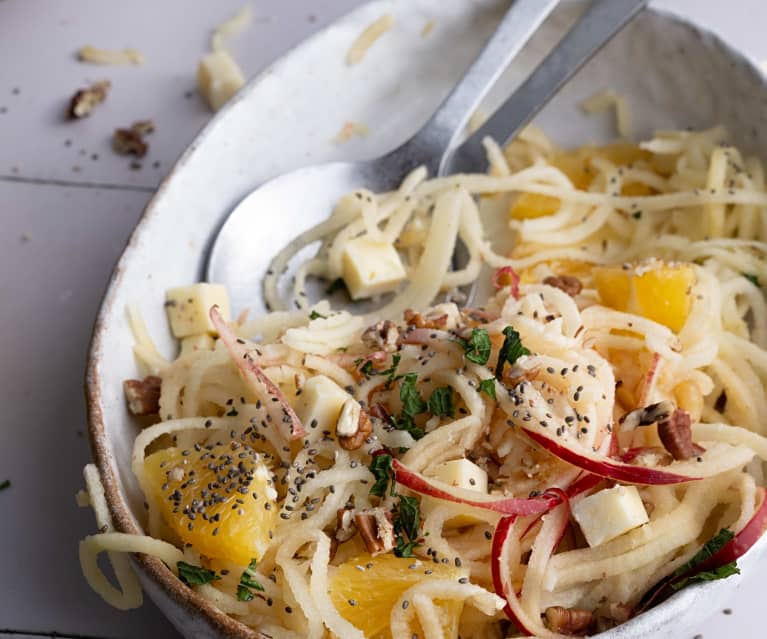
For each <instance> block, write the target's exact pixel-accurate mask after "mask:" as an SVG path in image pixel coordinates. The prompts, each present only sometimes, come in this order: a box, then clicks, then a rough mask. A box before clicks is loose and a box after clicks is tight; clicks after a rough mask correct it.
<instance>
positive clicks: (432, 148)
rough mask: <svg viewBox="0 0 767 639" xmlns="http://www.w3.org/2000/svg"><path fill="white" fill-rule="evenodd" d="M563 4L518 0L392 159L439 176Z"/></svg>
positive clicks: (549, 1) (554, 0)
mask: <svg viewBox="0 0 767 639" xmlns="http://www.w3.org/2000/svg"><path fill="white" fill-rule="evenodd" d="M558 2H559V0H514V2H513V3H512V5H511V8H509V10H508V11H507V12H506V14H505V15H504V17H503V19H502V20H501V22H500V23H499V25H498V27H497V28H496V30H495V33H493V35H492V37H491V38H490V40H488V41H487V43H486V44H485V46H484V47H483V49H482V51H480V53H479V55H478V56H477V58H476V59H475V60H474V62H473V63H472V64H471V66H470V67H469V68H468V70H467V71H466V73H465V75H464V76H463V78H462V79H461V80H460V82H459V83H458V84H457V85H456V86H455V87H454V88H453V90H452V91H451V92H450V93H449V94H448V96H447V97H446V98H445V99H444V100H443V102H442V103H441V104H440V106H439V107H438V108H437V110H436V112H435V113H434V114H433V115H432V116H431V118H430V119H429V120H428V121H427V122H426V124H425V125H424V126H423V127H422V128H421V130H420V131H418V133H416V134H415V136H413V137H412V138H411V139H410V140H408V141H407V142H406V143H405V144H404V145H402V146H401V147H399V148H397V149H395V150H394V151H393V152H392V153H391V154H390V155H393V156H399V157H398V159H399V160H400V161H401V162H402V163H403V164H407V165H411V166H419V165H425V166H426V167H427V168H428V169H429V173H430V174H432V175H434V174H436V172H437V170H438V169H439V166H440V164H441V161H442V158H443V156H444V155H445V153H446V151H447V150H448V149H449V148H450V147H451V145H452V144H453V142H454V141H455V139H456V138H457V137H458V136H459V135H460V134H461V133H462V132H463V130H464V127H465V126H466V123H467V122H468V120H469V118H470V117H471V114H472V113H473V112H474V110H475V109H476V108H477V106H478V105H479V103H480V102H481V100H482V98H483V97H484V96H485V94H486V93H487V92H488V90H489V89H490V88H491V87H492V86H493V85H494V84H495V81H496V80H497V79H498V76H499V75H500V74H501V73H502V72H503V70H504V69H505V68H506V67H507V66H508V64H509V62H510V61H511V60H512V59H513V58H514V57H515V56H516V55H517V53H519V51H520V49H522V47H523V46H524V45H525V43H526V42H527V41H528V40H529V39H530V36H532V35H533V33H534V32H535V31H536V30H537V29H538V27H539V26H540V24H541V23H542V22H543V21H544V20H545V19H546V17H547V16H548V15H549V13H551V11H552V10H553V9H554V7H555V6H556V5H557V4H558Z"/></svg>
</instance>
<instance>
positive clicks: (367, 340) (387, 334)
mask: <svg viewBox="0 0 767 639" xmlns="http://www.w3.org/2000/svg"><path fill="white" fill-rule="evenodd" d="M399 337H400V332H399V327H398V326H397V325H396V324H395V323H394V322H392V321H391V320H381V321H380V322H378V323H377V324H373V325H372V326H368V327H367V328H366V329H365V331H364V332H363V333H362V343H363V344H365V345H366V346H368V347H370V348H376V349H378V348H380V349H381V350H384V351H387V352H389V353H391V352H393V351H396V350H397V342H398V341H399Z"/></svg>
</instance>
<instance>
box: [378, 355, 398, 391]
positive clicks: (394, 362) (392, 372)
mask: <svg viewBox="0 0 767 639" xmlns="http://www.w3.org/2000/svg"><path fill="white" fill-rule="evenodd" d="M401 359H402V356H401V355H400V354H399V353H395V354H394V355H392V356H391V366H390V367H389V368H387V369H386V370H383V371H380V372H379V373H378V374H379V375H386V376H387V377H386V386H385V388H386V390H389V388H391V385H392V384H393V383H394V382H396V381H397V380H398V379H401V378H402V375H397V366H399V361H400V360H401Z"/></svg>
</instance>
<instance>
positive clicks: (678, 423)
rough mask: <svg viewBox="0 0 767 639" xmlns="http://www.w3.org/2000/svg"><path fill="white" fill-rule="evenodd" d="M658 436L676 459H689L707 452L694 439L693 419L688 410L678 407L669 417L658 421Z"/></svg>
mask: <svg viewBox="0 0 767 639" xmlns="http://www.w3.org/2000/svg"><path fill="white" fill-rule="evenodd" d="M658 437H660V441H661V443H662V444H663V447H664V448H665V449H666V450H667V451H668V452H669V453H671V455H672V456H673V458H674V459H689V458H690V457H694V456H696V455H700V454H701V453H703V452H705V449H704V448H702V447H701V446H698V445H697V444H695V443H693V441H692V420H691V419H690V414H689V413H688V412H687V411H684V410H682V409H681V408H677V409H676V410H675V411H674V412H673V413H672V414H671V415H670V416H669V418H668V419H664V420H663V421H661V422H658Z"/></svg>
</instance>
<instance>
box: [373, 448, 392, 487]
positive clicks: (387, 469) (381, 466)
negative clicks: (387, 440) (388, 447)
mask: <svg viewBox="0 0 767 639" xmlns="http://www.w3.org/2000/svg"><path fill="white" fill-rule="evenodd" d="M369 468H370V472H371V473H373V477H375V480H376V481H375V483H374V484H373V487H372V488H371V489H370V494H371V495H375V496H376V497H385V496H386V488H387V487H388V486H389V482H390V481H391V492H390V493H389V494H390V495H394V494H395V493H394V469H393V468H392V456H391V455H386V454H382V455H376V456H375V457H373V461H371V462H370V466H369Z"/></svg>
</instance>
